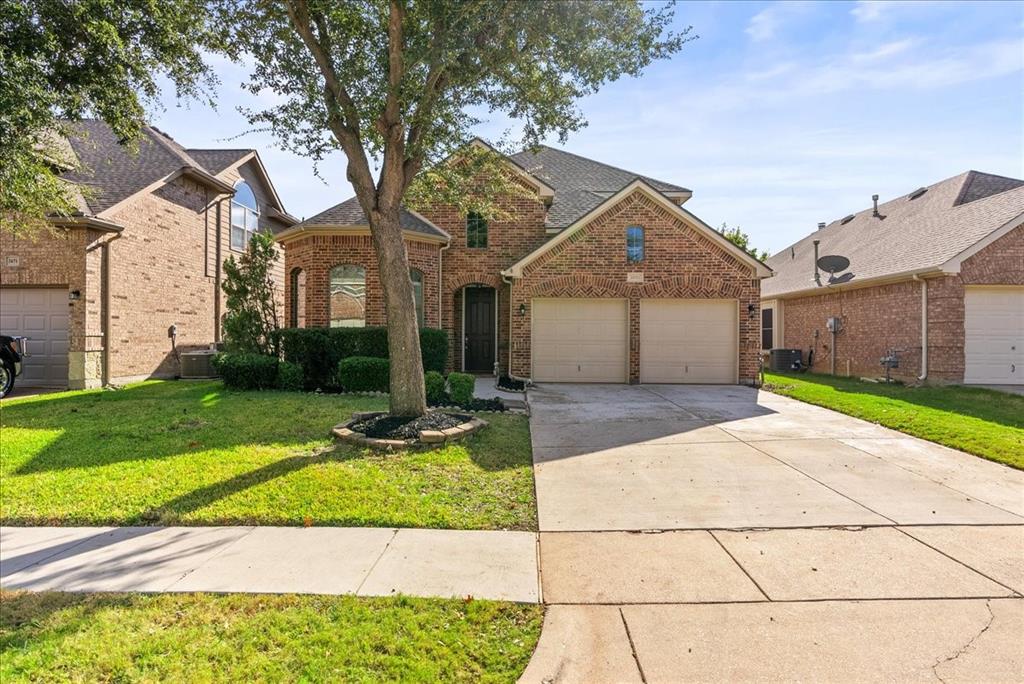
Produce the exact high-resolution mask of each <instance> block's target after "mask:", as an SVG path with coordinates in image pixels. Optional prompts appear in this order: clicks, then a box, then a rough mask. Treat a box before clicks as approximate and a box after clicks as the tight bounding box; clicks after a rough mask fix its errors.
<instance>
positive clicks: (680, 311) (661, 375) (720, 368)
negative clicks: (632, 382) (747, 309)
mask: <svg viewBox="0 0 1024 684" xmlns="http://www.w3.org/2000/svg"><path fill="white" fill-rule="evenodd" d="M737 315H738V314H737V303H736V301H735V300H701V299H664V300H658V299H645V300H643V301H642V302H641V303H640V381H641V382H652V383H700V384H705V383H706V384H715V383H734V382H736V381H737V363H738V358H739V347H738V319H737Z"/></svg>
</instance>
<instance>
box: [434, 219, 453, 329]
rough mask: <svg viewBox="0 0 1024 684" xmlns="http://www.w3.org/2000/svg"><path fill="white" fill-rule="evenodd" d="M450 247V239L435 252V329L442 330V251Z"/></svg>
mask: <svg viewBox="0 0 1024 684" xmlns="http://www.w3.org/2000/svg"><path fill="white" fill-rule="evenodd" d="M451 246H452V240H451V238H448V242H446V243H445V244H444V245H442V246H441V249H439V250H437V327H438V328H442V329H443V328H444V324H443V323H442V321H441V319H442V318H443V315H444V283H443V282H442V280H443V278H444V276H443V275H442V274H443V273H444V269H443V266H444V251H445V250H446V249H448V248H449V247H451Z"/></svg>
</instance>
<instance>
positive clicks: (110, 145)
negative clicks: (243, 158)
mask: <svg viewBox="0 0 1024 684" xmlns="http://www.w3.org/2000/svg"><path fill="white" fill-rule="evenodd" d="M69 128H70V130H71V134H70V135H69V139H68V141H69V142H70V144H71V147H72V149H74V151H75V155H76V156H77V157H78V160H79V161H80V162H81V166H80V167H78V168H76V169H72V170H70V171H68V172H66V173H65V174H63V177H64V178H65V179H66V180H68V181H71V182H73V183H76V184H78V185H81V186H83V187H85V188H87V191H86V193H85V201H86V203H87V205H88V207H89V210H90V211H91V212H92V213H93V214H98V213H100V212H102V211H104V210H106V209H109V208H110V207H112V206H114V205H115V204H117V203H118V202H120V201H121V200H123V199H125V198H126V197H129V196H131V195H133V194H134V193H136V192H138V191H139V190H142V189H143V188H145V187H146V186H147V185H150V184H152V183H154V182H156V181H158V180H160V179H161V178H163V177H164V176H166V175H167V174H169V173H172V172H174V171H176V170H178V169H180V168H181V167H182V166H186V165H188V164H190V163H192V160H187V159H186V157H183V156H181V155H180V154H178V153H177V152H176V151H175V150H174V149H173V148H171V147H170V146H167V145H163V144H161V143H160V142H158V141H157V136H160V134H159V133H157V132H156V131H154V130H152V129H150V128H149V127H144V128H143V130H142V135H141V136H140V138H139V142H138V152H137V153H133V152H132V151H131V150H129V149H128V148H126V147H124V146H123V145H121V144H120V141H119V140H118V139H117V137H116V136H115V135H114V132H113V131H112V130H111V129H110V127H109V126H107V125H106V124H105V123H104V122H102V121H98V120H85V121H79V122H75V123H72V124H69Z"/></svg>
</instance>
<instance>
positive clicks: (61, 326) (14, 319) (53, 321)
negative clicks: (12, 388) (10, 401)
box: [0, 288, 69, 387]
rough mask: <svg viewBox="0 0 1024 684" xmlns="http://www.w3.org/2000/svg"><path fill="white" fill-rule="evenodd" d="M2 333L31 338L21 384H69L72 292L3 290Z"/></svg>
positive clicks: (0, 304) (0, 305) (0, 290)
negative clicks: (69, 307) (69, 305)
mask: <svg viewBox="0 0 1024 684" xmlns="http://www.w3.org/2000/svg"><path fill="white" fill-rule="evenodd" d="M0 308H2V309H3V315H2V316H0V330H2V332H3V334H4V335H21V336H24V337H28V338H30V339H29V340H28V341H27V343H26V345H25V346H26V350H27V351H28V353H29V356H27V357H26V358H25V360H24V361H23V368H22V374H21V376H20V377H19V378H18V380H17V384H18V385H20V386H22V387H30V386H37V387H64V386H66V385H67V381H68V349H69V344H68V323H69V319H68V292H67V290H66V289H62V288H0Z"/></svg>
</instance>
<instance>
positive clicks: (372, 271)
mask: <svg viewBox="0 0 1024 684" xmlns="http://www.w3.org/2000/svg"><path fill="white" fill-rule="evenodd" d="M405 247H406V252H407V254H408V257H409V266H410V268H415V269H418V270H419V271H421V272H422V273H423V313H424V320H425V323H426V325H427V327H431V328H436V327H438V250H439V248H440V245H439V244H437V243H434V242H422V241H416V240H406V241H405ZM344 264H352V265H355V266H361V267H362V268H363V269H365V273H366V302H365V307H366V325H384V324H385V323H386V321H385V316H384V291H383V289H382V288H381V284H380V270H379V269H378V267H377V253H376V252H375V251H374V249H373V243H372V241H371V239H370V236H369V234H363V235H341V234H338V233H333V234H332V233H323V234H312V235H307V236H302V237H298V238H295V239H292V240H289V241H288V243H287V247H286V248H285V271H286V272H287V273H289V274H291V273H292V272H293V271H295V270H296V269H301V270H302V272H303V274H304V275H305V286H304V288H303V289H304V290H305V300H304V303H305V311H304V315H305V323H306V325H307V326H309V327H318V326H326V325H329V323H330V314H331V311H330V296H329V295H330V271H331V269H332V268H334V267H335V266H341V265H344ZM292 287H293V283H292V278H291V277H288V278H286V279H285V302H286V306H285V318H284V321H285V323H286V324H287V321H289V320H290V319H291V302H292Z"/></svg>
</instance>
